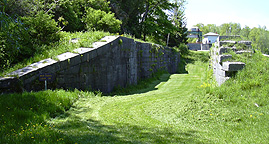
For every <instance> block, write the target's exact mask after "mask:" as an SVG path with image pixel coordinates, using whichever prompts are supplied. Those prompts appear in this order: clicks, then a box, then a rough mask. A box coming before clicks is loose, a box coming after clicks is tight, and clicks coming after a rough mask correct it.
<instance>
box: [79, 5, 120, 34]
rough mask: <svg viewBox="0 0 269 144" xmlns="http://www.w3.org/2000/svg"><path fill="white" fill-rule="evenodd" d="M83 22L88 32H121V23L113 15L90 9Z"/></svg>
mask: <svg viewBox="0 0 269 144" xmlns="http://www.w3.org/2000/svg"><path fill="white" fill-rule="evenodd" d="M83 22H84V23H85V24H86V28H87V29H88V30H103V31H108V32H117V31H119V30H120V25H121V23H122V22H121V21H120V20H117V19H116V18H115V17H114V14H112V13H110V12H109V13H106V12H104V11H101V10H95V9H93V8H91V7H90V8H88V9H87V10H86V14H85V15H84V17H83Z"/></svg>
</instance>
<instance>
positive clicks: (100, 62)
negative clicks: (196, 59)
mask: <svg viewBox="0 0 269 144" xmlns="http://www.w3.org/2000/svg"><path fill="white" fill-rule="evenodd" d="M101 41H102V42H95V43H94V44H93V48H79V49H76V50H74V52H73V53H71V52H67V53H64V54H61V55H58V56H57V58H58V60H57V61H56V60H53V59H45V60H42V61H40V62H37V63H34V64H32V65H30V66H28V67H25V68H23V69H20V70H17V71H14V72H12V73H10V74H9V77H4V78H0V90H1V92H0V93H6V92H20V91H32V90H33V91H38V90H43V89H44V82H43V81H39V75H40V74H43V73H50V74H53V81H51V82H48V88H50V89H57V88H63V89H69V88H72V89H73V88H77V89H80V90H100V91H102V92H104V93H109V92H111V91H112V90H113V89H114V88H115V87H118V86H121V87H125V86H127V85H131V84H137V81H138V80H140V79H143V78H148V77H150V76H151V75H152V73H154V72H156V71H158V70H160V69H164V70H167V71H168V72H169V73H175V72H176V71H177V67H178V63H179V61H180V55H179V53H176V52H175V51H174V50H173V49H171V48H168V47H162V46H160V45H155V44H154V45H153V44H151V43H141V42H136V41H134V40H133V39H129V38H125V37H115V36H107V37H104V38H103V39H102V40H101Z"/></svg>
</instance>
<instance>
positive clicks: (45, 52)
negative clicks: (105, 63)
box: [0, 31, 111, 76]
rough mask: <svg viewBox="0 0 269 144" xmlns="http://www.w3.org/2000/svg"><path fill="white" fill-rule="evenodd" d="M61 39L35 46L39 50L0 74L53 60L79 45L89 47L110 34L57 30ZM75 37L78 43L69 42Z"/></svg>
mask: <svg viewBox="0 0 269 144" xmlns="http://www.w3.org/2000/svg"><path fill="white" fill-rule="evenodd" d="M59 34H60V35H61V39H60V40H59V41H57V42H54V43H51V44H50V45H42V46H36V50H41V51H40V52H38V53H37V52H36V53H35V54H33V56H32V57H30V58H29V57H28V58H27V59H25V60H23V61H20V62H18V63H17V64H15V65H14V66H13V67H10V68H8V69H2V70H3V71H1V73H0V75H1V76H4V75H5V74H7V73H10V72H12V71H14V70H17V69H20V68H23V67H26V66H28V65H30V64H32V63H34V62H38V61H41V60H43V59H46V58H53V59H55V60H57V59H56V56H57V55H59V54H62V53H65V52H72V51H73V50H74V49H77V48H80V47H89V48H90V47H91V46H92V43H93V42H96V41H98V40H100V39H101V38H103V37H104V36H108V35H111V34H110V33H107V32H102V31H88V32H76V33H70V32H59ZM73 38H77V39H78V43H71V42H70V41H71V39H73Z"/></svg>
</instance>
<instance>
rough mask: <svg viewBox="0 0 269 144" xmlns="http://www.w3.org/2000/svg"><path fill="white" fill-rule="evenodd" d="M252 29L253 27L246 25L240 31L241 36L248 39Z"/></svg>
mask: <svg viewBox="0 0 269 144" xmlns="http://www.w3.org/2000/svg"><path fill="white" fill-rule="evenodd" d="M250 31H251V28H250V27H248V26H245V27H244V28H243V29H242V30H241V31H240V36H241V37H242V38H244V39H248V36H249V33H250Z"/></svg>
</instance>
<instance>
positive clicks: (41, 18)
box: [22, 11, 60, 45]
mask: <svg viewBox="0 0 269 144" xmlns="http://www.w3.org/2000/svg"><path fill="white" fill-rule="evenodd" d="M22 21H23V23H24V26H25V28H27V29H29V33H30V36H31V38H32V40H33V43H34V44H36V45H43V44H46V45H48V44H49V43H53V42H56V41H58V40H59V39H60V34H59V31H60V28H59V27H58V26H57V25H58V24H57V22H55V21H54V20H53V19H52V16H51V15H49V14H46V13H44V12H43V11H40V12H38V13H37V14H36V15H35V17H23V18H22Z"/></svg>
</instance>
